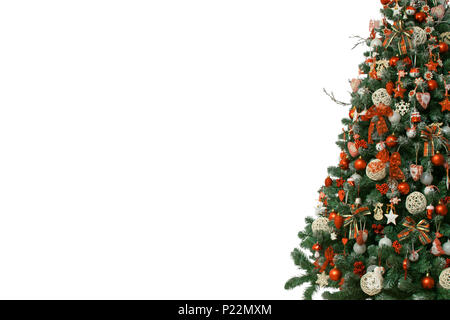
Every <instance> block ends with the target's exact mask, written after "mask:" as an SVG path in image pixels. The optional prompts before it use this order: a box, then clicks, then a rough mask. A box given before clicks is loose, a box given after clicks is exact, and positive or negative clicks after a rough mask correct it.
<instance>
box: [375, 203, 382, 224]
mask: <svg viewBox="0 0 450 320" xmlns="http://www.w3.org/2000/svg"><path fill="white" fill-rule="evenodd" d="M373 217H374V219H375V220H377V221H380V220H383V204H382V203H381V202H378V203H377V204H376V205H375V209H374V215H373Z"/></svg>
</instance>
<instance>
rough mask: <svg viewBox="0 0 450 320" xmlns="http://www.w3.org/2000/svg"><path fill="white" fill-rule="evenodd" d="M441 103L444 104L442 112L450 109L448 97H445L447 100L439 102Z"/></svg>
mask: <svg viewBox="0 0 450 320" xmlns="http://www.w3.org/2000/svg"><path fill="white" fill-rule="evenodd" d="M439 104H440V105H441V106H442V112H444V111H450V101H448V97H445V100H444V101H442V102H439Z"/></svg>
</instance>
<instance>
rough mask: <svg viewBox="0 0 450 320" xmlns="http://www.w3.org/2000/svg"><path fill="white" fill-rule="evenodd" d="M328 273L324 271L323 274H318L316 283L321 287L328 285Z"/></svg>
mask: <svg viewBox="0 0 450 320" xmlns="http://www.w3.org/2000/svg"><path fill="white" fill-rule="evenodd" d="M328 278H329V277H328V275H327V274H326V273H325V271H323V272H322V273H321V274H319V275H318V276H317V281H316V283H317V284H318V285H319V286H320V287H321V288H323V287H326V286H327V285H328Z"/></svg>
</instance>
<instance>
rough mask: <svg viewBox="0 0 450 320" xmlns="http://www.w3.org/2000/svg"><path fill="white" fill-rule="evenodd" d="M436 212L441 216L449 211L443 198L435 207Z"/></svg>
mask: <svg viewBox="0 0 450 320" xmlns="http://www.w3.org/2000/svg"><path fill="white" fill-rule="evenodd" d="M435 211H436V214H437V215H440V216H446V215H447V213H448V208H447V205H446V204H444V202H442V200H441V201H440V202H439V204H438V205H437V206H436V208H435Z"/></svg>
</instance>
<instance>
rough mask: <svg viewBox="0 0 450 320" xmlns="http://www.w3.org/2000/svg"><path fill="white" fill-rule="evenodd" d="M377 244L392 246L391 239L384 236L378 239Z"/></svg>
mask: <svg viewBox="0 0 450 320" xmlns="http://www.w3.org/2000/svg"><path fill="white" fill-rule="evenodd" d="M378 246H379V247H380V248H381V247H383V246H386V247H389V248H390V247H391V246H392V241H391V239H389V238H388V237H386V236H384V237H383V238H381V239H380V241H379V242H378Z"/></svg>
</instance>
